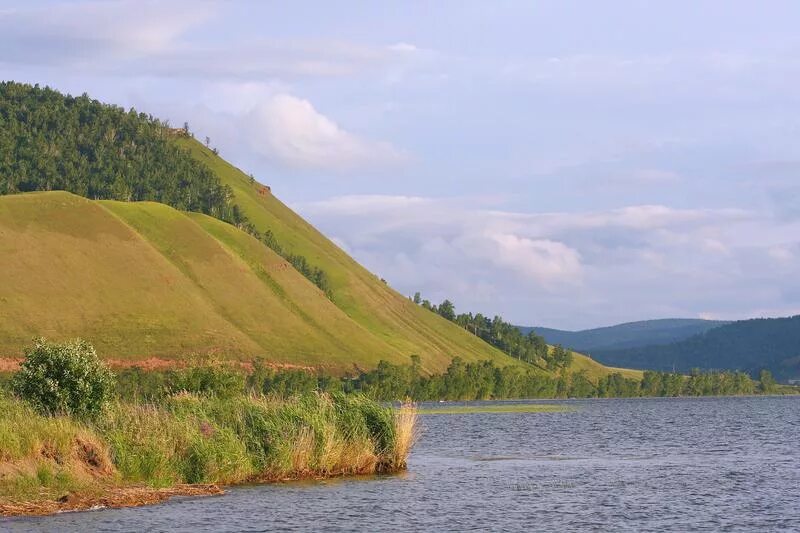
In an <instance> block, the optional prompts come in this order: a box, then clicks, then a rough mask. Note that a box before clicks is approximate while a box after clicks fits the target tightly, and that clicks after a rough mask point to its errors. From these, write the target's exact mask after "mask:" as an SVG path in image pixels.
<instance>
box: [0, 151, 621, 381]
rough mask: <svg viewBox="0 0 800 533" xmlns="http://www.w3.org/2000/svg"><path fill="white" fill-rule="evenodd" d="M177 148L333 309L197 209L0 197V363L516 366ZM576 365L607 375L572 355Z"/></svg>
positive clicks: (256, 245)
mask: <svg viewBox="0 0 800 533" xmlns="http://www.w3.org/2000/svg"><path fill="white" fill-rule="evenodd" d="M179 142H181V143H183V144H184V145H185V146H187V147H188V148H189V149H190V150H191V153H192V154H193V155H194V156H195V157H197V158H198V159H201V160H203V161H205V162H206V163H208V164H209V165H210V167H211V168H212V170H214V172H216V173H217V175H218V176H219V177H220V179H221V180H222V181H223V182H224V183H226V184H228V185H230V186H231V187H232V189H233V191H234V194H235V196H236V198H235V201H236V202H237V203H238V204H239V205H241V206H242V208H243V209H244V211H245V212H246V214H247V216H248V217H249V218H250V219H251V220H252V221H253V223H254V224H256V225H257V226H258V227H259V229H261V230H262V231H263V230H266V229H271V230H272V231H273V232H274V233H275V235H276V236H277V238H278V240H279V242H280V243H281V245H282V246H283V247H284V248H286V249H287V250H288V251H290V252H293V253H298V254H301V255H303V256H305V257H306V258H307V259H308V260H309V262H310V263H311V264H312V265H315V266H319V267H321V268H323V269H324V270H325V272H326V273H328V275H329V277H330V279H331V285H332V290H333V301H331V300H330V299H328V298H326V297H325V295H324V294H323V293H322V292H321V291H320V290H319V289H318V288H317V287H316V286H314V285H313V284H312V283H311V282H309V281H308V280H307V279H306V278H304V277H303V276H302V275H301V274H299V273H298V272H297V271H295V270H294V269H293V268H292V267H291V266H290V265H289V264H288V263H287V262H286V261H285V260H283V259H282V258H281V257H279V256H278V255H277V254H275V253H274V252H273V251H272V250H270V249H269V248H268V247H266V246H264V245H263V244H262V243H260V242H259V241H258V240H256V239H254V238H253V237H251V236H249V235H247V234H245V233H244V232H242V231H239V230H237V229H236V228H234V227H232V226H230V225H228V224H225V223H223V222H220V221H219V220H216V219H213V218H210V217H208V216H205V215H201V214H196V213H183V212H179V211H176V210H175V209H172V208H170V207H168V206H165V205H163V204H157V203H153V202H138V203H125V202H115V201H91V200H87V199H85V198H81V197H78V196H75V195H72V194H69V193H66V192H44V193H29V194H19V195H11V196H2V197H0V279H3V281H4V283H2V284H0V359H2V358H13V357H20V355H21V353H22V348H23V347H24V346H25V345H26V344H28V343H29V342H30V339H31V337H33V336H44V337H47V338H49V339H51V340H54V341H60V340H65V339H69V338H75V337H82V338H85V339H87V340H89V341H91V342H92V343H93V344H94V345H95V347H96V348H97V350H98V353H99V354H100V355H101V357H103V358H105V359H112V360H115V361H117V362H120V363H126V362H127V363H128V364H130V362H136V361H141V360H145V359H149V358H151V357H156V358H160V359H167V360H182V361H184V360H186V358H187V356H190V355H193V354H197V355H214V356H216V357H218V358H222V359H234V360H240V361H250V360H252V359H253V358H257V357H258V358H264V359H265V360H267V361H269V362H272V363H278V364H289V365H299V366H305V367H317V368H322V369H324V370H325V371H327V372H330V373H334V374H344V373H347V372H352V371H354V370H356V369H370V368H374V367H375V366H376V365H377V363H378V362H379V361H380V360H381V359H384V360H387V361H389V362H392V363H394V364H409V363H410V356H411V355H412V354H417V355H419V356H420V357H421V363H422V365H421V366H422V370H423V371H424V372H428V373H438V372H442V371H444V370H445V369H446V368H447V366H448V364H449V363H450V360H451V358H452V357H453V356H455V355H458V356H460V357H462V358H463V359H464V360H465V361H479V360H491V361H493V362H494V363H495V364H496V365H498V366H505V365H523V363H520V362H518V361H517V360H515V359H512V358H510V357H508V356H506V355H505V354H503V353H502V352H500V351H499V350H497V349H495V348H493V347H491V346H489V345H488V344H486V343H485V342H483V341H482V340H480V339H479V338H477V337H475V336H474V335H471V334H470V333H468V332H466V331H465V330H463V329H462V328H460V327H458V326H457V325H455V324H453V323H451V322H449V321H447V320H445V319H443V318H441V317H439V316H438V315H436V314H434V313H431V312H429V311H427V310H425V309H422V308H421V307H419V306H416V305H414V304H413V303H412V302H410V301H409V300H408V299H407V298H406V297H405V296H403V295H401V294H399V293H397V292H396V291H394V290H393V289H392V288H391V287H389V286H388V285H386V284H385V283H383V282H381V281H380V279H378V278H377V277H376V276H375V275H374V274H372V273H370V272H368V271H367V270H365V269H364V268H363V267H361V266H360V265H359V264H358V263H356V262H355V261H354V260H353V259H352V258H350V257H349V256H348V255H347V254H346V253H345V252H344V251H342V250H341V249H340V248H338V247H337V246H336V245H334V244H333V243H332V242H331V241H330V240H328V239H327V238H325V237H324V236H323V235H322V234H320V233H319V232H318V231H316V230H315V229H314V228H313V227H312V226H310V225H309V224H308V223H306V222H305V221H304V220H303V219H302V218H300V217H299V216H298V215H297V214H295V213H294V212H292V211H291V210H290V209H289V208H288V207H286V206H285V205H284V204H282V203H281V202H280V201H278V200H277V199H276V198H275V197H274V196H273V195H272V194H269V193H267V194H263V195H262V194H259V192H258V191H259V189H258V187H259V186H258V185H256V184H251V183H250V180H249V178H248V177H247V176H245V175H244V174H243V173H241V172H240V171H239V170H237V169H236V168H234V167H232V166H231V165H229V164H228V163H226V162H225V161H224V160H222V159H221V158H219V157H216V156H213V155H212V154H211V153H210V152H209V151H207V150H206V149H205V148H203V147H202V146H201V145H199V144H198V143H196V142H195V141H190V140H181V141H179ZM0 363H2V361H0ZM6 366H8V365H6ZM2 368H3V366H2V364H0V369H2ZM575 368H576V369H586V370H587V375H588V376H589V377H590V378H596V377H598V376H600V375H603V374H604V373H607V372H608V369H606V368H605V367H603V366H602V365H599V364H597V363H595V362H593V361H590V360H588V359H585V358H583V359H582V358H580V357H576V364H575Z"/></svg>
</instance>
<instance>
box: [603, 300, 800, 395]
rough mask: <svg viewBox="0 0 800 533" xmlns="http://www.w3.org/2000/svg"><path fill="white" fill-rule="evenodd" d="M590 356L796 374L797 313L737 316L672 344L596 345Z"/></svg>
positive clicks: (661, 366)
mask: <svg viewBox="0 0 800 533" xmlns="http://www.w3.org/2000/svg"><path fill="white" fill-rule="evenodd" d="M592 355H593V356H594V357H595V358H597V360H599V361H601V362H603V363H606V364H613V365H624V366H635V367H637V368H647V369H653V370H664V371H671V370H672V369H673V368H674V369H675V370H677V371H679V372H688V371H689V370H691V369H692V368H701V369H730V370H742V371H745V372H749V373H751V374H752V375H754V376H756V375H757V373H758V371H759V370H761V369H763V368H767V369H769V370H771V371H772V373H773V374H774V375H775V376H776V377H778V378H780V379H784V380H786V379H798V378H800V316H794V317H789V318H772V319H763V318H759V319H753V320H741V321H738V322H733V323H731V324H727V325H724V326H720V327H718V328H714V329H711V330H709V331H706V332H705V333H701V334H699V335H694V336H692V337H690V338H688V339H685V340H683V341H680V342H676V343H673V344H667V345H660V346H644V347H640V348H629V349H624V350H607V351H606V350H596V351H594V352H593V353H592Z"/></svg>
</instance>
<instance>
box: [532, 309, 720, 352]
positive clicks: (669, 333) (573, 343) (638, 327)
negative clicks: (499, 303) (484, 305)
mask: <svg viewBox="0 0 800 533" xmlns="http://www.w3.org/2000/svg"><path fill="white" fill-rule="evenodd" d="M725 324H730V322H724V321H720V320H702V319H695V318H662V319H658V320H640V321H637V322H626V323H624V324H616V325H614V326H606V327H601V328H592V329H584V330H580V331H566V330H561V329H552V328H542V327H536V326H534V327H530V326H520V327H519V329H520V331H522V333H525V334H527V333H530V332H531V331H533V332H535V333H536V334H537V335H541V336H542V337H544V339H545V340H546V341H547V342H548V343H550V344H561V345H563V346H566V347H567V348H570V349H572V350H577V351H579V352H583V353H592V352H594V351H595V350H623V349H625V348H639V347H642V346H652V345H655V344H670V343H672V342H678V341H682V340H684V339H688V338H689V337H691V336H692V335H697V334H699V333H703V332H705V331H708V330H710V329H713V328H716V327H719V326H723V325H725Z"/></svg>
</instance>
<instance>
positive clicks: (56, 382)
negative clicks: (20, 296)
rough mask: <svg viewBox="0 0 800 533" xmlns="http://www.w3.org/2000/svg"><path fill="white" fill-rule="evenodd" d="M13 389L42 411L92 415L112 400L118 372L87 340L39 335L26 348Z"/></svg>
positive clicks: (13, 382)
mask: <svg viewBox="0 0 800 533" xmlns="http://www.w3.org/2000/svg"><path fill="white" fill-rule="evenodd" d="M12 389H13V391H14V392H15V393H16V394H17V395H18V396H20V397H21V398H23V399H24V400H26V401H27V402H28V403H30V404H31V406H32V407H33V408H34V409H36V410H37V411H38V412H40V413H42V414H46V415H57V414H69V415H74V416H78V417H90V416H94V415H96V414H97V413H99V412H100V411H101V410H102V409H103V407H104V406H105V405H106V403H108V401H109V400H110V398H111V395H112V392H113V390H114V374H113V373H112V372H111V371H110V370H109V369H108V368H107V367H106V366H105V364H103V362H102V361H100V359H99V358H98V357H97V353H96V352H95V351H94V348H93V347H92V345H91V344H89V343H88V342H86V341H83V340H80V339H76V340H73V341H69V342H65V343H61V344H59V343H49V342H47V341H46V340H44V339H38V340H37V341H35V343H34V345H33V347H32V348H29V349H28V350H26V352H25V360H24V361H23V363H22V365H21V368H20V370H19V371H18V372H17V373H16V374H15V375H14V377H13V379H12Z"/></svg>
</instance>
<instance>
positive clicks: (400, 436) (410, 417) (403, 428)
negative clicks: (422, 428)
mask: <svg viewBox="0 0 800 533" xmlns="http://www.w3.org/2000/svg"><path fill="white" fill-rule="evenodd" d="M417 413H418V411H417V406H416V405H414V404H413V403H410V402H405V403H403V405H401V406H400V408H399V409H397V410H396V411H395V413H394V424H395V437H394V440H395V445H394V451H393V455H394V459H393V461H394V464H395V465H396V466H397V467H398V468H405V467H406V462H407V460H408V454H409V453H411V448H413V447H414V444H415V443H416V442H417V439H418V438H419V424H418V423H417Z"/></svg>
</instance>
